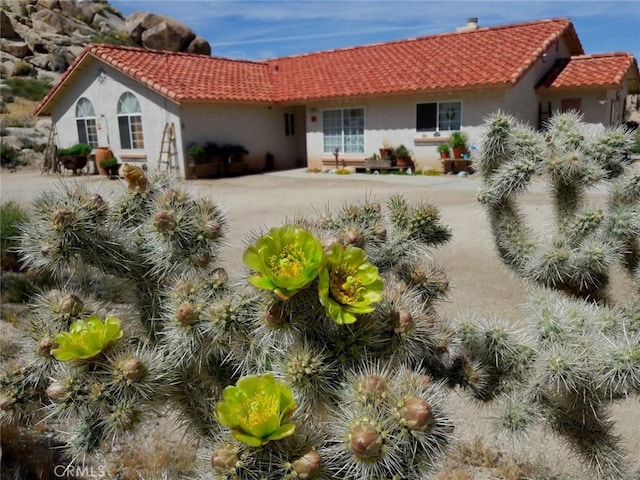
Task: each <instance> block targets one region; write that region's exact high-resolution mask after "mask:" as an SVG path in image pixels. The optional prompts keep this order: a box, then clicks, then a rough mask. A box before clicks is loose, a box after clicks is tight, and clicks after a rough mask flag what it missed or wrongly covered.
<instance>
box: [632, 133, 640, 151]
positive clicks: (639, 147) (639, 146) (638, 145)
mask: <svg viewBox="0 0 640 480" xmlns="http://www.w3.org/2000/svg"><path fill="white" fill-rule="evenodd" d="M631 151H632V152H633V153H640V133H638V134H637V135H636V141H635V143H634V144H633V147H632V148H631Z"/></svg>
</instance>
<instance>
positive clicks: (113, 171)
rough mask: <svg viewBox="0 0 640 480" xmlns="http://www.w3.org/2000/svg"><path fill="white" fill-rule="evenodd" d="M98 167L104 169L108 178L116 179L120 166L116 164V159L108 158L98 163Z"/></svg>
mask: <svg viewBox="0 0 640 480" xmlns="http://www.w3.org/2000/svg"><path fill="white" fill-rule="evenodd" d="M100 166H101V167H102V168H103V169H104V171H105V172H106V175H108V176H109V178H117V177H118V174H119V172H120V166H121V165H120V163H118V159H117V158H116V157H109V158H107V159H106V160H102V161H101V162H100Z"/></svg>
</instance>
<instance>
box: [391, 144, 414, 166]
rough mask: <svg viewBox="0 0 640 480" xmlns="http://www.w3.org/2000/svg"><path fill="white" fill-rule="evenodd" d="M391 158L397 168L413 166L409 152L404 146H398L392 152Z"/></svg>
mask: <svg viewBox="0 0 640 480" xmlns="http://www.w3.org/2000/svg"><path fill="white" fill-rule="evenodd" d="M393 156H394V158H395V161H396V166H398V167H410V166H412V165H413V160H411V152H410V151H409V149H408V148H407V147H405V146H404V145H398V147H396V148H395V149H394V150H393Z"/></svg>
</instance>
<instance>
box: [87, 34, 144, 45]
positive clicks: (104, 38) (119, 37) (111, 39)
mask: <svg viewBox="0 0 640 480" xmlns="http://www.w3.org/2000/svg"><path fill="white" fill-rule="evenodd" d="M90 43H105V44H109V45H129V46H135V42H134V41H133V40H131V37H129V35H127V34H126V33H125V32H118V33H110V34H107V35H95V36H93V37H91V41H90Z"/></svg>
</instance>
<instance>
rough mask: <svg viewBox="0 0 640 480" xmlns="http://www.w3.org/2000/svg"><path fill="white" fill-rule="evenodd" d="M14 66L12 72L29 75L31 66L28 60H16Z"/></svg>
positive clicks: (24, 75) (31, 69)
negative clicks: (14, 68)
mask: <svg viewBox="0 0 640 480" xmlns="http://www.w3.org/2000/svg"><path fill="white" fill-rule="evenodd" d="M15 67H16V70H15V72H14V74H15V75H17V76H20V77H26V76H29V75H31V73H32V72H33V67H32V66H31V65H30V64H29V63H28V62H25V61H24V60H18V61H17V62H16V63H15Z"/></svg>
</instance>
